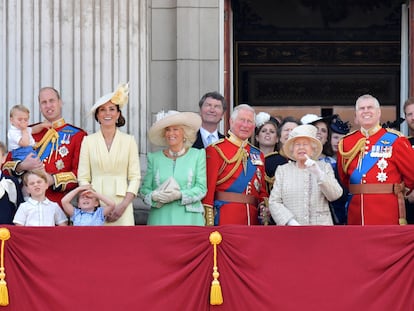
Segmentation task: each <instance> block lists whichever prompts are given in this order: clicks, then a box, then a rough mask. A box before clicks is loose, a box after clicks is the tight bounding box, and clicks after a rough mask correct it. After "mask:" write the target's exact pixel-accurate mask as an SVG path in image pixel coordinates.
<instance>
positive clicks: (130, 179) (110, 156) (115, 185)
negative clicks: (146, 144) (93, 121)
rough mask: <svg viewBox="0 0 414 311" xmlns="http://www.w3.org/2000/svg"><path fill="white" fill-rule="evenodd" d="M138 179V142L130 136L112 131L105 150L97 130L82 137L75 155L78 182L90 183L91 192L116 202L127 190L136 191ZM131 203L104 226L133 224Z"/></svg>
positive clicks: (139, 177) (100, 134) (139, 174)
mask: <svg viewBox="0 0 414 311" xmlns="http://www.w3.org/2000/svg"><path fill="white" fill-rule="evenodd" d="M140 181H141V171H140V164H139V155H138V145H137V143H136V141H135V138H134V136H132V135H129V134H126V133H123V132H121V131H119V130H117V131H116V133H115V136H114V139H113V141H112V146H111V149H110V150H109V151H108V149H107V147H106V144H105V139H104V137H103V134H102V132H101V131H97V132H96V133H94V134H92V135H89V136H86V137H85V139H83V141H82V147H81V151H80V156H79V168H78V182H79V185H86V184H91V185H92V187H93V188H94V189H95V191H97V192H99V193H102V194H103V195H106V196H108V197H110V198H112V199H113V200H114V201H115V202H116V203H117V204H118V203H120V202H121V201H122V200H123V199H124V197H125V194H126V193H127V192H131V193H133V194H135V195H136V194H137V193H138V188H139V184H140ZM134 224H135V222H134V212H133V207H132V203H131V204H129V205H128V207H127V208H126V210H125V212H124V213H123V214H122V216H121V217H120V218H119V219H118V220H117V221H115V222H107V223H106V225H113V226H133V225H134Z"/></svg>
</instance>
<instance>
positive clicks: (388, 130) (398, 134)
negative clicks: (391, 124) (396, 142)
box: [386, 128, 404, 137]
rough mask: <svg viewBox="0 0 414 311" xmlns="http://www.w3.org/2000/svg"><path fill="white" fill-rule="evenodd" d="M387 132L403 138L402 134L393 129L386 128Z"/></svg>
mask: <svg viewBox="0 0 414 311" xmlns="http://www.w3.org/2000/svg"><path fill="white" fill-rule="evenodd" d="M386 130H387V132H390V133H393V134H395V135H397V136H398V137H401V136H404V135H403V133H401V132H400V131H397V130H395V129H392V128H386Z"/></svg>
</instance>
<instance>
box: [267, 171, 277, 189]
mask: <svg viewBox="0 0 414 311" xmlns="http://www.w3.org/2000/svg"><path fill="white" fill-rule="evenodd" d="M265 181H266V182H267V184H268V185H269V190H272V188H273V184H274V182H275V176H273V177H270V176H267V174H265Z"/></svg>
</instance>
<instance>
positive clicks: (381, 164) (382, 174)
mask: <svg viewBox="0 0 414 311" xmlns="http://www.w3.org/2000/svg"><path fill="white" fill-rule="evenodd" d="M377 167H378V168H379V170H380V171H379V172H378V174H377V180H378V181H379V182H384V181H386V180H387V178H388V175H387V173H386V172H384V171H385V169H386V168H387V167H388V162H387V160H385V158H382V159H380V160H379V161H378V162H377Z"/></svg>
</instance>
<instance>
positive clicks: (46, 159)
mask: <svg viewBox="0 0 414 311" xmlns="http://www.w3.org/2000/svg"><path fill="white" fill-rule="evenodd" d="M39 105H40V111H41V113H42V115H43V116H44V118H45V119H46V121H44V122H42V123H40V124H39V123H38V124H36V125H40V126H42V127H43V129H42V131H41V132H39V133H37V134H33V138H34V140H35V141H36V145H35V149H36V152H37V155H35V154H30V155H28V156H27V157H26V158H25V159H24V160H23V161H12V160H11V153H10V152H9V155H8V159H7V162H6V163H4V165H3V168H2V169H3V171H5V172H6V173H8V174H9V175H17V176H18V175H21V174H23V173H24V172H25V171H28V170H36V169H42V168H43V167H44V169H45V171H46V173H48V180H49V189H48V190H47V192H46V196H47V198H48V199H49V200H51V201H54V202H57V203H59V204H61V202H60V201H61V199H62V197H63V196H64V195H65V194H66V193H67V192H69V191H70V190H72V189H74V188H75V187H77V185H78V182H77V177H76V174H77V171H78V162H79V152H80V147H81V143H82V139H83V137H84V136H85V135H87V134H86V132H85V131H84V130H82V129H80V128H77V127H75V126H73V125H71V124H68V123H66V122H65V120H64V119H63V118H62V100H61V98H60V95H59V92H58V91H57V90H55V89H54V88H52V87H44V88H42V89H40V91H39Z"/></svg>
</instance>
